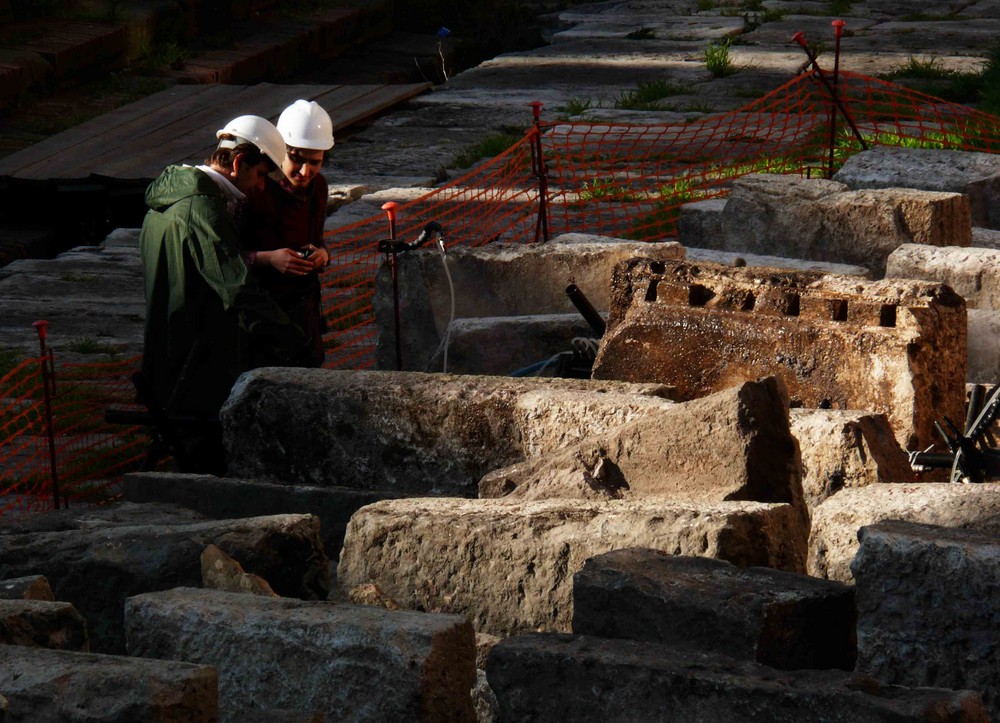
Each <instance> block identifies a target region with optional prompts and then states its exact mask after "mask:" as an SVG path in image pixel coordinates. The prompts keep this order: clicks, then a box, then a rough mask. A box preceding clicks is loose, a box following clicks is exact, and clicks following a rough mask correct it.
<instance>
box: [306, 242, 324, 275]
mask: <svg viewBox="0 0 1000 723" xmlns="http://www.w3.org/2000/svg"><path fill="white" fill-rule="evenodd" d="M307 249H308V250H309V251H310V252H311V253H310V254H309V256H308V259H309V261H311V262H312V265H313V268H314V269H315V270H317V271H319V270H320V269H322V268H324V267H325V266H326V265H327V264H328V263H330V252H329V251H327V250H326V249H325V248H323V247H322V246H313V245H312V244H308V245H306V246H303V247H302V248H300V249H299V251H305V250H307Z"/></svg>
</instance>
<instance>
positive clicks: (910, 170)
mask: <svg viewBox="0 0 1000 723" xmlns="http://www.w3.org/2000/svg"><path fill="white" fill-rule="evenodd" d="M833 178H834V180H835V181H839V182H841V183H844V184H846V185H848V186H849V187H851V188H852V189H862V188H893V187H906V188H917V189H922V190H925V191H944V192H951V193H963V194H965V195H966V196H968V197H969V207H970V213H971V219H972V225H973V226H979V227H982V228H991V229H1000V158H998V157H997V156H996V155H995V154H992V153H976V152H968V151H953V150H938V149H933V150H932V149H923V148H893V147H889V146H878V147H875V148H870V149H868V150H867V151H862V152H860V153H855V154H853V155H851V157H850V158H848V159H847V162H846V163H845V164H844V165H843V167H842V168H841V169H840V170H839V171H837V173H836V174H835V175H834V177H833Z"/></svg>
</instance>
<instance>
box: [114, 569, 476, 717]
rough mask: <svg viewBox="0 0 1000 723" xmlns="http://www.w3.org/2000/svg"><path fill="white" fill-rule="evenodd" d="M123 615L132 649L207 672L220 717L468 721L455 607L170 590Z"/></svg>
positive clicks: (462, 632) (466, 673)
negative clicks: (272, 712)
mask: <svg viewBox="0 0 1000 723" xmlns="http://www.w3.org/2000/svg"><path fill="white" fill-rule="evenodd" d="M125 618H126V628H127V629H126V635H127V638H128V649H129V652H130V653H131V654H132V655H138V656H143V657H157V658H167V659H172V660H187V661H191V662H195V663H200V664H203V665H211V666H214V667H215V668H216V669H217V670H218V673H219V703H220V709H221V712H222V720H223V721H239V720H242V715H243V713H244V712H247V711H252V710H254V709H261V708H267V709H278V710H282V709H287V710H303V711H322V712H323V713H324V714H325V715H326V716H327V719H329V720H400V721H402V720H456V721H460V720H465V721H471V720H474V717H473V715H472V700H471V698H470V697H469V691H470V690H471V689H472V686H473V685H474V684H475V661H476V648H475V636H474V635H473V631H472V627H471V625H469V623H468V621H466V620H463V619H462V618H459V617H457V616H454V615H432V614H427V613H415V612H405V611H400V612H391V611H387V610H383V609H381V608H375V607H366V606H355V605H337V604H333V603H327V602H303V601H299V600H285V599H279V598H267V597H259V596H248V595H239V594H234V593H224V592H219V591H215V590H195V589H190V588H177V589H174V590H169V591H166V592H159V593H148V594H145V595H138V596H136V597H132V598H129V600H128V601H127V603H126V613H125Z"/></svg>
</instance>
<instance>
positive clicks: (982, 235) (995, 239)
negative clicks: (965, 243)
mask: <svg viewBox="0 0 1000 723" xmlns="http://www.w3.org/2000/svg"><path fill="white" fill-rule="evenodd" d="M972 245H973V246H977V247H980V248H984V249H1000V231H996V230H994V229H991V228H980V227H979V226H973V227H972Z"/></svg>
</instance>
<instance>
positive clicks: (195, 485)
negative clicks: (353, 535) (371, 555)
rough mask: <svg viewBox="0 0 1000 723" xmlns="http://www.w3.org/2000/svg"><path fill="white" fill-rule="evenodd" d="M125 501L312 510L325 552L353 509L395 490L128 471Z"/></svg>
mask: <svg viewBox="0 0 1000 723" xmlns="http://www.w3.org/2000/svg"><path fill="white" fill-rule="evenodd" d="M122 495H123V497H124V498H125V500H126V501H127V502H141V503H149V502H162V503H167V504H172V505H180V506H181V507H186V508H188V509H192V510H196V511H197V512H199V513H201V514H203V515H205V516H206V517H211V518H212V519H216V520H230V519H234V518H241V517H261V516H265V515H287V514H312V515H314V516H315V517H317V518H318V519H319V534H320V538H321V539H322V541H323V549H324V550H325V551H326V554H327V556H328V557H331V558H335V557H336V556H337V555H339V554H340V548H341V547H342V546H343V544H344V530H345V529H347V522H348V521H349V520H350V519H351V515H353V514H354V512H355V510H357V509H359V508H361V507H364V506H365V505H370V504H371V503H372V502H378V501H379V500H385V499H393V498H395V497H399V496H400V495H399V494H397V493H392V492H382V491H378V490H357V489H350V488H348V487H316V486H306V485H281V484H269V483H267V482H259V481H257V480H248V479H235V478H232V477H213V476H211V475H197V474H179V473H175V472H134V473H132V474H127V475H125V477H124V480H123V484H122Z"/></svg>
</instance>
